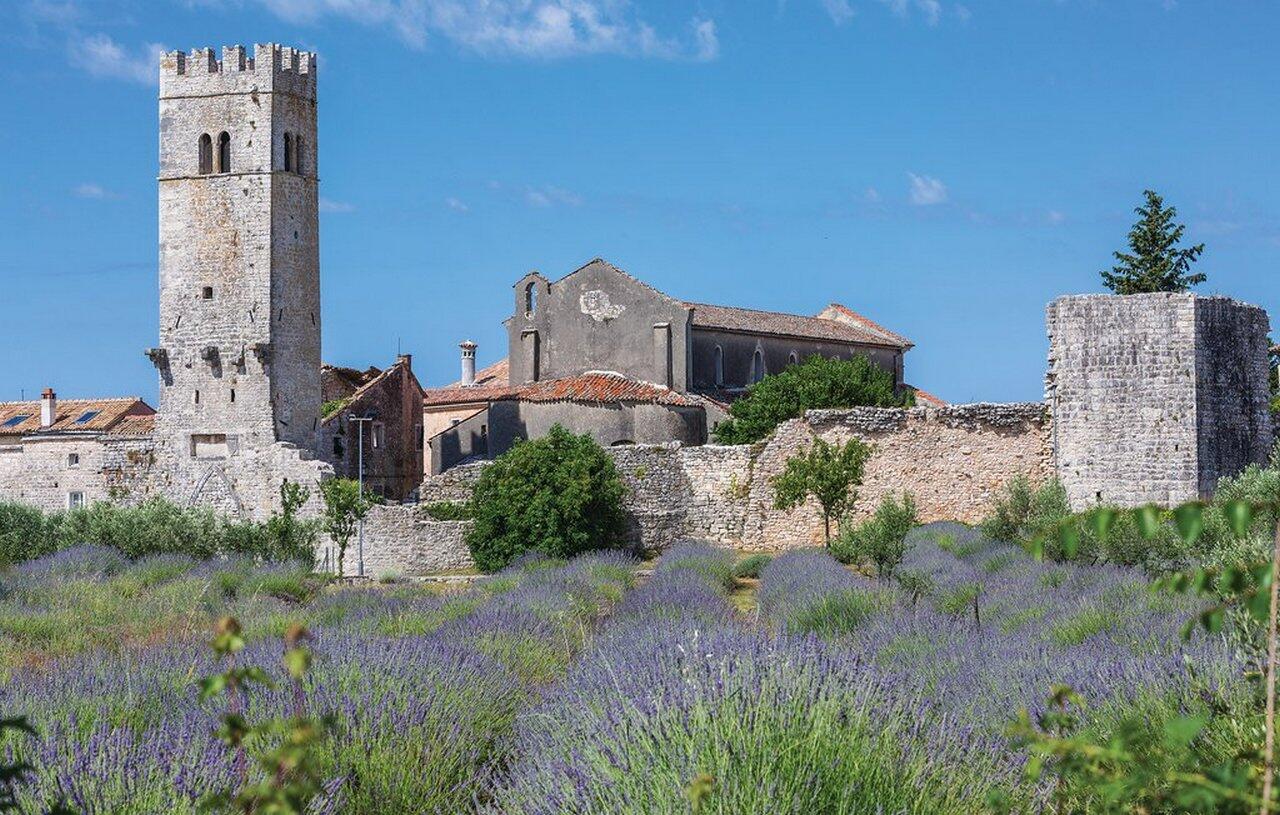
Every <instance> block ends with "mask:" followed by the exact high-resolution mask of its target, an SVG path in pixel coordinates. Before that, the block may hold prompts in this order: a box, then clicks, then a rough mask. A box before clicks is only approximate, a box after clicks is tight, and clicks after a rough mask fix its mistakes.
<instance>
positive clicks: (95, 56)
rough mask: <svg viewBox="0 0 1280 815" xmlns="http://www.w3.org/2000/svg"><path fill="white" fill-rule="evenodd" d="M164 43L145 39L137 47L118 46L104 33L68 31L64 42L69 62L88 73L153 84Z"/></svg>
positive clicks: (157, 76) (155, 79) (155, 80)
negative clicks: (70, 33)
mask: <svg viewBox="0 0 1280 815" xmlns="http://www.w3.org/2000/svg"><path fill="white" fill-rule="evenodd" d="M164 50H165V49H164V46H163V45H161V44H160V43H154V42H149V43H145V44H144V45H142V46H140V47H138V48H132V49H131V48H128V47H126V46H123V45H121V44H120V43H118V42H116V41H115V40H113V39H111V37H109V36H107V35H106V34H89V35H82V34H79V33H72V35H71V38H70V39H69V40H68V43H67V54H68V57H69V58H70V60H71V64H72V65H74V66H76V67H78V68H83V69H85V70H86V71H88V72H89V74H90V75H92V76H97V77H102V78H104V79H123V80H126V81H128V82H140V83H142V84H144V85H154V84H156V83H157V82H158V81H159V71H160V54H161V52H163V51H164Z"/></svg>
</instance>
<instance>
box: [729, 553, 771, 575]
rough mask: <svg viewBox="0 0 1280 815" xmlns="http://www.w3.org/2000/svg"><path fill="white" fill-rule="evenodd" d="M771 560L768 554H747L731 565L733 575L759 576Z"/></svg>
mask: <svg viewBox="0 0 1280 815" xmlns="http://www.w3.org/2000/svg"><path fill="white" fill-rule="evenodd" d="M772 560H773V558H771V557H769V556H768V555H748V556H747V557H744V558H743V559H742V560H739V561H738V562H737V563H735V564H734V565H733V576H734V577H759V576H760V572H762V571H764V567H765V566H768V565H769V563H770V562H771V561H772Z"/></svg>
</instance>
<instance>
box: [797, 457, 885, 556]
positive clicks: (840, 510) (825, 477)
mask: <svg viewBox="0 0 1280 815" xmlns="http://www.w3.org/2000/svg"><path fill="white" fill-rule="evenodd" d="M871 453H872V448H871V446H870V445H868V444H867V443H865V442H863V441H862V440H861V439H849V441H847V442H845V443H844V444H828V443H827V442H825V441H823V440H822V439H817V438H815V439H814V440H813V444H811V445H810V446H809V449H808V450H806V451H804V452H803V453H799V454H797V455H795V456H792V457H791V458H789V459H787V464H786V468H785V469H784V470H783V471H782V473H780V474H779V475H777V476H776V477H774V479H773V488H774V506H775V507H777V508H778V509H791V508H792V507H797V506H799V505H801V504H803V503H804V502H805V501H806V500H808V499H809V497H810V496H812V497H813V499H814V500H815V501H817V502H818V507H819V508H820V509H821V510H822V526H823V541H824V543H826V545H827V546H830V545H831V521H832V520H835V521H839V520H841V519H842V518H844V516H845V515H847V514H848V512H849V510H851V509H853V505H854V502H855V501H857V500H858V491H857V489H856V487H858V486H861V484H862V472H863V470H864V469H865V468H866V464H867V459H868V458H870V457H871Z"/></svg>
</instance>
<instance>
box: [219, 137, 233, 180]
mask: <svg viewBox="0 0 1280 815" xmlns="http://www.w3.org/2000/svg"><path fill="white" fill-rule="evenodd" d="M218 172H220V173H229V172H231V134H230V133H228V132H227V131H225V130H224V131H222V132H221V133H220V134H218Z"/></svg>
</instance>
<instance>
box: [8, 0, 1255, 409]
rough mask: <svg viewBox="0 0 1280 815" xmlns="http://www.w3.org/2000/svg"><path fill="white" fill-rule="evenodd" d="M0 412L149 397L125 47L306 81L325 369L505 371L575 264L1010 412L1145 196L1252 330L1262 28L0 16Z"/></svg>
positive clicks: (822, 10) (212, 8)
mask: <svg viewBox="0 0 1280 815" xmlns="http://www.w3.org/2000/svg"><path fill="white" fill-rule="evenodd" d="M0 14H2V15H3V18H4V23H5V24H4V25H3V26H0V43H3V47H0V122H3V132H4V139H3V142H2V144H3V147H2V149H0V224H3V230H0V235H3V238H2V239H0V301H2V302H3V308H2V310H0V314H3V317H0V349H2V350H0V400H3V399H16V398H18V397H19V395H20V393H21V392H22V391H23V390H25V393H26V394H27V396H28V397H30V396H31V395H33V394H35V393H38V391H39V390H40V389H41V388H43V387H45V386H46V385H52V386H54V387H55V388H56V389H57V390H58V391H59V393H60V394H62V395H64V396H106V395H121V394H139V395H142V396H143V397H144V398H147V399H148V400H151V401H153V403H154V397H155V391H156V382H155V374H154V371H153V369H152V368H151V366H150V363H149V362H147V360H146V359H145V358H144V357H143V356H142V349H143V348H145V347H147V346H150V345H153V344H154V343H155V336H156V319H157V318H156V310H157V305H156V287H157V278H156V217H157V216H156V183H155V175H156V155H157V146H156V139H157V135H156V99H155V95H156V87H155V83H154V76H155V64H154V54H155V53H156V52H157V50H158V49H160V48H162V47H163V48H169V49H174V48H183V49H190V48H193V47H198V46H206V45H209V46H220V45H223V44H233V43H244V44H250V43H253V42H266V41H278V42H282V43H284V44H293V45H297V46H302V47H307V48H311V49H314V50H316V51H318V52H319V53H320V60H321V62H320V72H319V83H320V84H319V94H320V138H319V148H320V175H321V192H322V196H323V205H322V213H321V270H322V285H323V298H324V313H323V317H324V357H325V360H326V361H329V362H333V363H337V364H345V365H356V366H365V365H369V364H375V365H385V364H387V363H388V362H389V361H391V360H392V358H393V357H394V354H395V353H396V350H397V348H400V349H403V350H404V351H406V352H411V353H413V354H414V360H415V369H416V370H417V371H418V374H419V377H420V378H421V379H423V381H424V384H439V383H444V382H447V381H450V380H452V379H454V378H456V374H457V345H456V344H457V342H458V341H459V340H461V339H463V338H466V337H470V338H472V339H474V340H476V341H477V342H479V343H480V351H479V358H480V362H481V363H488V362H491V361H493V360H494V359H496V358H498V357H500V356H501V355H503V353H505V339H504V335H503V332H502V329H501V324H500V323H501V320H502V319H503V318H504V317H505V316H506V315H507V314H508V313H509V312H510V311H511V308H512V295H511V288H510V287H511V284H512V283H513V282H514V281H515V280H516V279H517V278H519V277H520V276H521V275H522V274H523V273H524V272H526V271H528V270H529V269H538V270H541V271H542V272H543V273H544V274H546V275H548V276H550V277H552V278H556V277H559V276H561V275H563V274H565V273H567V272H569V271H571V270H572V269H574V268H576V267H577V266H578V265H580V264H581V263H583V262H585V261H586V260H589V259H590V258H592V257H594V256H597V255H599V256H603V257H605V258H607V259H609V260H611V261H613V262H614V263H616V264H617V265H619V266H621V267H622V268H624V269H627V270H628V271H630V272H632V273H633V274H635V275H637V276H638V277H640V278H642V279H644V280H646V281H647V282H649V283H651V284H653V285H655V286H657V287H658V288H660V289H663V290H664V291H667V292H669V293H670V294H673V295H675V296H678V297H684V298H687V299H690V300H698V301H710V302H720V303H725V304H731V305H742V306H750V307H756V308H767V309H778V310H783V311H796V312H802V313H812V312H815V311H817V310H818V309H820V308H821V307H822V306H824V305H825V304H826V303H828V302H830V301H832V300H836V301H839V302H843V303H845V304H846V305H849V306H851V307H852V308H854V309H857V310H859V311H861V312H863V313H864V314H866V315H868V316H870V317H872V318H873V319H875V320H878V321H880V322H882V323H884V324H885V325H887V326H889V327H891V328H893V329H895V330H897V331H899V332H901V333H903V334H906V335H907V336H908V337H910V338H911V339H913V340H914V341H915V342H916V344H917V345H916V348H915V350H913V351H912V352H911V353H910V354H908V356H907V377H908V380H909V381H911V382H912V383H914V384H916V385H918V386H920V387H923V388H926V389H929V390H932V391H934V392H936V393H938V394H939V395H941V396H942V397H944V398H946V399H948V400H951V401H974V400H1017V399H1038V398H1040V396H1041V393H1042V377H1043V371H1044V367H1045V363H1044V357H1045V350H1046V345H1047V343H1046V341H1045V338H1044V325H1043V309H1044V305H1045V303H1046V302H1047V301H1048V300H1049V299H1051V298H1052V297H1054V296H1056V295H1059V294H1064V293H1078V292H1089V291H1098V290H1100V283H1099V278H1098V272H1099V270H1100V269H1102V268H1105V267H1107V266H1109V262H1110V259H1111V258H1110V253H1111V251H1112V250H1114V249H1117V248H1120V247H1121V246H1122V245H1123V242H1124V237H1125V234H1126V232H1127V229H1128V226H1129V224H1130V223H1131V221H1132V213H1131V210H1132V208H1133V207H1134V206H1135V205H1137V204H1138V203H1139V201H1140V199H1141V192H1142V190H1143V188H1145V187H1154V188H1156V189H1157V190H1159V191H1160V192H1162V193H1163V194H1164V195H1165V196H1166V198H1167V200H1168V201H1169V202H1171V203H1173V204H1175V205H1177V206H1178V208H1179V211H1180V215H1181V220H1183V221H1185V222H1186V223H1187V224H1188V237H1189V238H1190V239H1191V240H1193V241H1204V242H1205V243H1206V244H1207V245H1208V246H1207V249H1206V251H1205V254H1204V257H1203V260H1202V261H1201V263H1200V264H1199V267H1198V268H1199V269H1200V270H1201V271H1204V272H1206V273H1207V274H1208V275H1209V283H1208V284H1207V285H1205V286H1203V287H1201V291H1204V292H1206V293H1225V294H1231V295H1233V296H1236V297H1239V298H1242V299H1245V300H1248V301H1251V302H1254V303H1258V304H1260V305H1263V306H1264V307H1268V308H1273V307H1277V306H1280V275H1277V273H1276V272H1277V269H1278V268H1280V183H1277V181H1280V178H1278V174H1280V170H1278V169H1277V168H1278V167H1280V165H1278V164H1277V161H1276V145H1277V144H1280V105H1277V97H1276V88H1277V87H1280V61H1278V60H1277V58H1276V52H1275V47H1274V46H1275V43H1274V37H1275V33H1276V32H1277V31H1280V4H1271V3H1246V2H1226V1H1224V2H1207V0H1206V2H1192V0H1180V1H1179V2H1176V3H1175V2H1172V1H1171V0H1164V1H1163V2H1162V0H1114V2H1108V1H1107V0H1058V1H1056V2H1055V1H1054V0H966V2H964V3H963V4H960V3H956V2H951V0H940V1H939V2H934V1H933V0H785V2H779V0H732V2H731V1H730V0H702V2H693V3H676V2H665V3H662V2H656V1H655V0H631V2H626V0H487V2H483V3H480V2H466V0H238V1H237V0H187V1H186V2H173V3H163V2H159V0H155V1H154V2H152V1H151V0H148V2H143V1H142V0H133V1H132V2H131V1H130V0H120V1H119V2H105V1H104V2H92V1H91V0H67V1H64V2H55V1H54V0H43V1H42V2H21V1H20V0H4V3H3V11H2V12H0Z"/></svg>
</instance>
